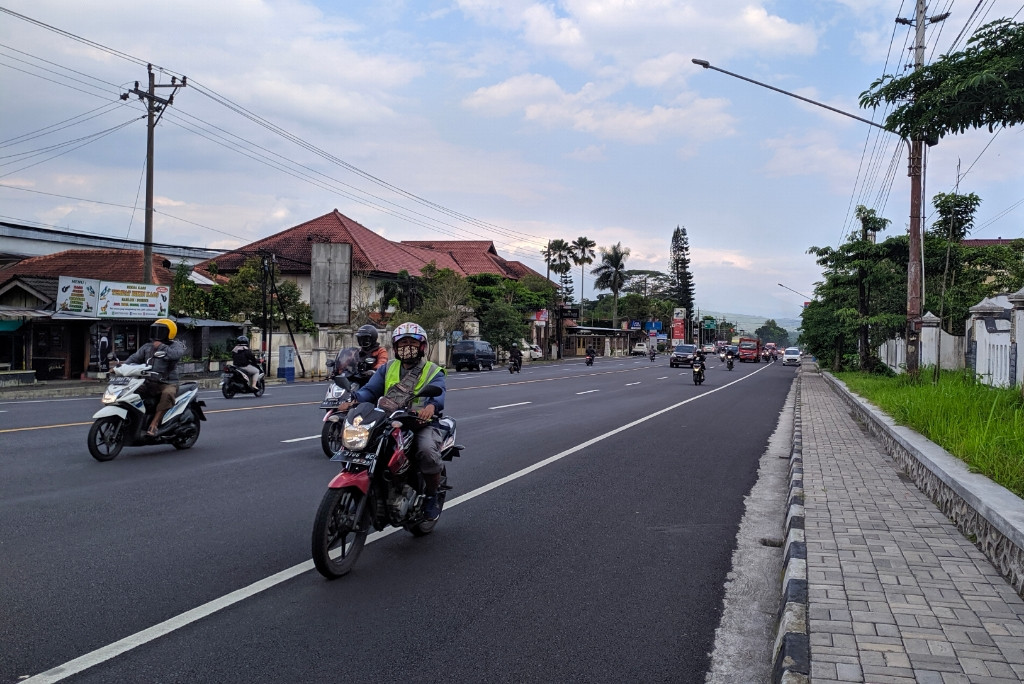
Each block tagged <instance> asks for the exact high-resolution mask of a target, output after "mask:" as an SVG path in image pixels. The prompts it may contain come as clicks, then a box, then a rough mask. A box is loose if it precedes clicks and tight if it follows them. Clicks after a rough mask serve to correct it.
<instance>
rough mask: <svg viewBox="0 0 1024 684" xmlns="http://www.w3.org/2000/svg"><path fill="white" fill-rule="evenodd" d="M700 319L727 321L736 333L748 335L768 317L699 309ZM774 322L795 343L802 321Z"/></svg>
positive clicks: (780, 319)
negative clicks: (740, 332)
mask: <svg viewBox="0 0 1024 684" xmlns="http://www.w3.org/2000/svg"><path fill="white" fill-rule="evenodd" d="M700 315H701V317H704V316H714V317H715V318H717V319H718V320H722V319H723V318H724V319H725V320H727V321H731V322H734V323H736V330H737V333H738V332H739V331H740V330H746V331H747V332H749V333H753V332H754V331H755V330H757V329H758V328H760V327H761V326H762V325H764V322H765V321H767V320H768V318H770V317H768V316H754V315H751V314H735V313H722V312H720V311H705V310H703V309H701V311H700ZM775 322H776V323H778V324H779V327H780V328H785V329H786V332H788V333H789V339H790V341H791V342H795V341H796V338H797V337H798V336H799V334H800V332H799V331H800V325H801V324H802V321H801V320H800V319H799V318H776V319H775Z"/></svg>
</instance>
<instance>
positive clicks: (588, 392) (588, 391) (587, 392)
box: [576, 390, 601, 394]
mask: <svg viewBox="0 0 1024 684" xmlns="http://www.w3.org/2000/svg"><path fill="white" fill-rule="evenodd" d="M600 391H601V390H587V391H586V392H577V393H576V394H590V393H591V392H600Z"/></svg>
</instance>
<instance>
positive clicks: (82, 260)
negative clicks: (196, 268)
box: [0, 249, 174, 285]
mask: <svg viewBox="0 0 1024 684" xmlns="http://www.w3.org/2000/svg"><path fill="white" fill-rule="evenodd" d="M142 261H143V253H142V251H141V250H137V249H68V250H65V251H63V252H56V253H54V254H47V255H45V256H37V257H30V258H28V259H22V260H21V261H19V262H17V263H14V264H10V265H8V266H5V267H3V268H0V280H7V279H8V278H10V277H12V276H34V277H41V278H57V277H59V276H75V277H78V278H96V279H97V280H112V281H115V282H125V283H141V282H142V271H143V268H142ZM164 261H167V258H166V257H164V256H162V255H160V254H156V253H154V254H153V282H155V283H157V284H160V285H171V284H173V283H174V267H173V265H172V267H171V268H167V267H165V266H164V265H163V264H164Z"/></svg>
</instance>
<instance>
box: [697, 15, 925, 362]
mask: <svg viewBox="0 0 1024 684" xmlns="http://www.w3.org/2000/svg"><path fill="white" fill-rule="evenodd" d="M936 19H938V18H936ZM924 21H925V18H924V0H918V1H917V28H918V34H917V45H916V46H915V61H917V59H918V58H919V57H920V58H921V59H923V52H924ZM690 61H691V62H693V63H694V64H696V65H697V66H701V67H704V68H705V69H713V70H714V71H720V72H722V73H723V74H727V75H729V76H733V77H734V78H738V79H740V80H743V81H747V82H749V83H753V84H755V85H759V86H761V87H762V88H768V89H769V90H774V91H775V92H777V93H782V94H783V95H789V96H790V97H795V98H796V99H798V100H802V101H804V102H807V103H809V104H812V105H815V106H818V107H822V108H824V109H827V110H829V111H832V112H835V113H836V114H842V115H843V116H847V117H849V118H851V119H856V120H857V121H860V122H862V123H866V124H868V125H869V126H874V127H875V128H881V129H882V130H883V131H887V132H889V133H892V134H893V135H896V136H899V138H900V140H902V141H903V142H904V144H906V146H907V165H908V168H907V175H908V176H910V226H909V228H908V230H909V236H910V240H909V243H908V246H907V247H908V250H909V254H908V255H907V256H908V262H907V327H906V338H907V372H908V373H909V374H910V375H917V373H918V370H919V366H920V354H919V350H918V337H919V335H920V327H921V289H922V288H921V279H922V275H923V269H922V267H921V244H922V240H921V228H922V225H921V224H922V218H923V217H922V215H921V214H922V212H921V204H922V203H921V187H922V176H923V173H924V172H923V164H922V157H923V153H922V145H921V141H920V140H914V141H910V140H907V139H906V138H905V137H903V136H902V135H899V133H896V132H895V131H892V130H889V129H888V128H886V127H885V126H883V125H881V124H879V123H875V122H874V121H871V120H870V119H865V118H863V117H860V116H857V115H856V114H850V113H849V112H844V111H843V110H841V109H836V108H835V107H830V106H829V105H827V104H824V103H821V102H817V101H815V100H811V99H810V98H806V97H803V96H802V95H797V94H796V93H791V92H789V91H788V90H782V89H781V88H776V87H775V86H771V85H768V84H767V83H762V82H760V81H755V80H754V79H752V78H747V77H746V76H740V75H739V74H734V73H733V72H731V71H726V70H725V69H719V68H718V67H716V66H712V65H711V64H710V63H709V62H708V61H707V60H706V59H691V60H690ZM780 285H781V283H780ZM782 287H786V286H785V285H782ZM786 289H789V288H786ZM797 294H800V293H799V292H797Z"/></svg>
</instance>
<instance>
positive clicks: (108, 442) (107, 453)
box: [89, 416, 125, 461]
mask: <svg viewBox="0 0 1024 684" xmlns="http://www.w3.org/2000/svg"><path fill="white" fill-rule="evenodd" d="M124 425H125V422H124V421H123V420H121V419H120V418H118V417H116V416H106V417H104V418H99V419H97V420H96V422H95V423H93V424H92V427H91V428H89V454H90V455H91V456H92V457H93V458H95V459H96V460H97V461H112V460H114V459H115V458H117V455H118V454H119V453H121V449H122V448H123V447H124V437H125V435H124Z"/></svg>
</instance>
